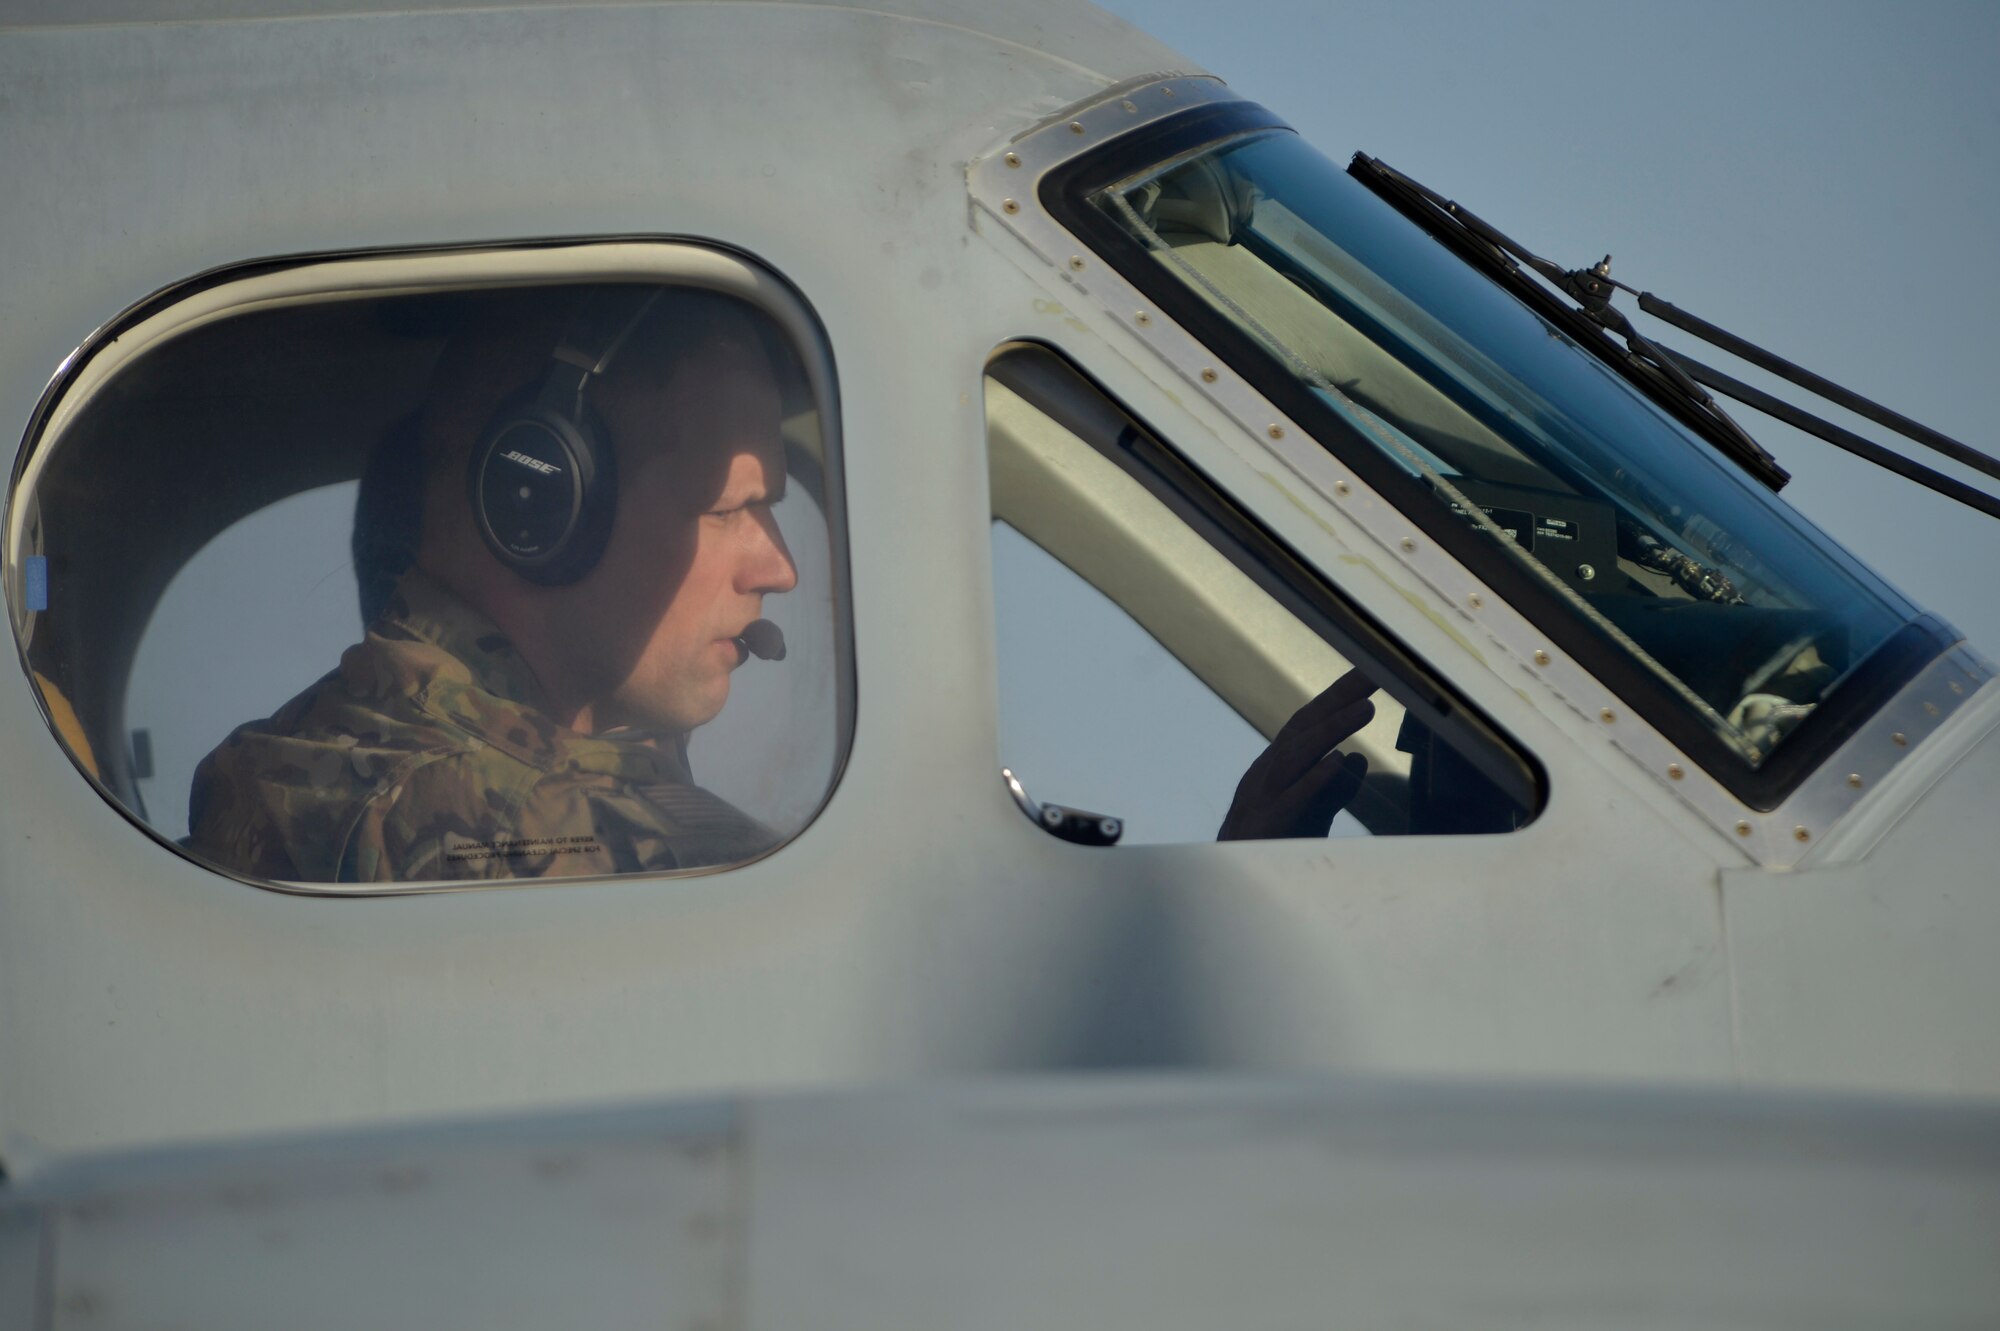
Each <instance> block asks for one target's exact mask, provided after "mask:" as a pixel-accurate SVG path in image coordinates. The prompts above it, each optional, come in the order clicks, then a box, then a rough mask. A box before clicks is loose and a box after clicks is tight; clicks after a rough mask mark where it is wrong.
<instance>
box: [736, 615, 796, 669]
mask: <svg viewBox="0 0 2000 1331" xmlns="http://www.w3.org/2000/svg"><path fill="white" fill-rule="evenodd" d="M736 641H738V642H740V643H742V644H743V650H744V651H746V652H748V653H750V655H752V656H754V657H756V658H757V659H758V660H760V661H782V660H784V659H785V631H784V630H783V629H781V628H779V627H778V626H777V625H776V624H773V623H772V622H771V621H770V620H768V619H759V620H754V621H752V622H751V623H750V624H748V625H746V626H745V627H744V629H743V632H742V633H741V634H740V635H738V637H737V639H736Z"/></svg>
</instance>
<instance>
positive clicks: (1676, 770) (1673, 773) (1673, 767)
mask: <svg viewBox="0 0 2000 1331" xmlns="http://www.w3.org/2000/svg"><path fill="white" fill-rule="evenodd" d="M1667 775H1668V776H1669V777H1670V778H1672V779H1673V780H1675V781H1679V780H1680V779H1681V778H1682V777H1684V776H1686V775H1687V771H1686V770H1685V769H1684V768H1682V766H1681V765H1680V764H1679V763H1668V764H1667Z"/></svg>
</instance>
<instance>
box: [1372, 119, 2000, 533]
mask: <svg viewBox="0 0 2000 1331" xmlns="http://www.w3.org/2000/svg"><path fill="white" fill-rule="evenodd" d="M1348 173H1349V174H1350V175H1352V176H1353V177H1354V178H1355V179H1356V180H1358V181H1360V182H1361V183H1362V184H1364V185H1366V186H1368V187H1369V189H1371V190H1372V191H1374V192H1375V193H1376V194H1378V195H1380V196H1381V197H1382V198H1383V199H1385V200H1387V201H1388V202H1389V203H1390V204H1391V205H1392V206H1394V207H1395V208H1396V209H1397V210H1398V211H1400V212H1401V213H1403V214H1404V215H1405V216H1407V217H1409V218H1410V219H1411V220H1412V221H1414V222H1416V223H1417V224H1418V225H1420V226H1423V227H1424V228H1425V229H1426V230H1428V231H1431V232H1432V233H1433V234H1435V235H1437V236H1438V238H1439V239H1440V240H1441V241H1443V242H1444V243H1445V244H1446V245H1447V246H1448V247H1449V248H1451V249H1452V250H1454V251H1455V252H1456V253H1458V254H1459V255H1460V256H1461V257H1463V258H1465V259H1467V260H1468V261H1470V262H1472V263H1473V264H1475V265H1476V266H1478V267H1480V268H1482V269H1483V270H1485V271H1486V272H1487V273H1488V274H1489V275H1490V276H1493V277H1495V278H1497V279H1498V280H1499V281H1500V282H1501V283H1502V284H1503V285H1505V286H1507V287H1509V288H1510V289H1511V290H1513V291H1514V292H1515V294H1516V295H1519V296H1522V297H1523V298H1525V299H1527V300H1528V301H1529V303H1530V304H1531V305H1534V306H1536V307H1537V308H1538V309H1539V310H1540V311H1541V312H1542V313H1544V314H1551V313H1553V314H1555V315H1557V316H1559V318H1560V321H1561V322H1562V323H1563V324H1564V325H1565V326H1567V327H1568V328H1569V329H1570V330H1571V331H1573V332H1578V333H1581V334H1582V335H1581V336H1579V337H1578V339H1577V340H1578V341H1579V342H1580V343H1581V344H1582V345H1584V346H1586V347H1589V348H1590V349H1591V350H1592V351H1594V352H1595V353H1596V354H1598V355H1600V356H1602V357H1604V358H1605V359H1607V360H1609V361H1610V362H1611V363H1612V364H1613V365H1617V366H1621V367H1622V368H1625V369H1627V370H1629V371H1630V372H1631V373H1632V375H1633V377H1634V378H1635V379H1636V380H1637V381H1638V382H1639V383H1640V384H1641V385H1642V386H1644V387H1646V388H1648V389H1650V390H1651V391H1652V392H1653V394H1654V395H1655V397H1656V398H1658V399H1660V400H1661V401H1662V402H1663V403H1664V404H1665V405H1667V406H1668V407H1670V408H1677V409H1678V410H1677V411H1676V413H1675V414H1677V415H1679V416H1680V417H1681V419H1683V420H1684V421H1686V422H1687V423H1688V424H1689V425H1690V426H1691V427H1693V428H1694V429H1695V430H1696V431H1697V433H1699V434H1700V435H1701V436H1702V437H1703V438H1704V439H1706V440H1707V441H1708V442H1709V443H1710V444H1712V445H1713V446H1714V447H1715V448H1716V449H1718V450H1719V451H1720V452H1722V453H1723V454H1724V455H1725V456H1727V457H1729V458H1730V459H1731V460H1732V461H1734V462H1735V463H1737V465H1739V466H1741V467H1742V468H1743V469H1744V470H1745V471H1747V472H1749V473H1750V474H1751V475H1752V476H1754V477H1755V478H1756V479H1758V480H1759V481H1761V482H1763V483H1764V484H1765V485H1767V486H1769V487H1770V488H1771V489H1773V490H1779V489H1782V488H1783V487H1784V485H1785V482H1786V481H1788V480H1790V479H1791V475H1790V473H1788V472H1787V471H1786V470H1785V469H1784V468H1783V467H1781V466H1779V465H1778V462H1777V460H1776V459H1775V458H1773V457H1772V456H1771V455H1770V453H1768V452H1766V451H1765V450H1764V448H1763V447H1762V446H1761V445H1759V444H1758V443H1757V441H1756V440H1754V439H1752V438H1751V437H1750V435H1749V434H1748V433H1746V432H1745V431H1744V429H1743V428H1742V427H1741V426H1740V425H1738V424H1737V423H1736V422H1735V421H1734V420H1732V419H1731V418H1730V416H1729V414H1728V413H1727V412H1725V411H1723V409H1722V408H1721V407H1720V406H1719V405H1718V404H1717V403H1716V401H1715V399H1714V398H1713V397H1711V396H1709V394H1708V393H1706V392H1704V391H1703V390H1702V387H1701V385H1704V384H1705V385H1707V386H1708V387H1709V388H1713V389H1715V390H1716V391H1717V392H1719V393H1723V394H1726V395H1727V396H1729V397H1731V398H1733V399H1735V400H1736V401H1738V402H1741V403H1744V404H1745V405H1747V406H1750V407H1753V408H1755V409H1756V410H1758V411H1761V412H1763V413H1765V414H1766V415H1768V416H1771V417H1774V418H1775V419H1777V420H1781V421H1784V422H1785V423H1786V424H1788V425H1792V426H1795V427H1797V428H1798V429H1801V430H1804V431H1806V432H1807V433H1808V434H1812V435H1815V436H1817V437H1819V438H1820V439H1823V440H1825V441H1826V442H1828V443H1830V444H1833V445H1834V446H1835V447H1837V448H1841V449H1845V450H1846V451H1847V452H1849V453H1852V454H1854V455H1855V456H1857V457H1860V458H1864V459H1866V460H1867V461H1869V462H1873V463H1875V464H1876V465H1877V466H1879V467H1883V468H1886V469H1887V470H1889V471H1893V472H1895V473H1896V474H1897V475H1899V476H1902V477H1904V478H1905V479H1908V480H1912V481H1915V482H1916V483H1917V484H1919V485H1922V486H1926V487H1928V488H1929V489H1932V490H1935V491H1937V492H1938V493H1939V494H1942V495H1945V496H1946V497H1948V498H1951V499H1955V500H1957V501H1958V502H1959V503H1961V504H1965V505H1967V506H1968V507H1970V508H1975V509H1977V510H1979V511H1980V512H1982V513H1985V514H1987V515H1988V516H1989V517H2000V499H1996V498H1995V497H1994V496H1992V495H1989V494H1987V493H1985V492H1984V491H1982V490H1979V489H1976V488H1974V487H1972V486H1969V485H1967V484H1965V483H1964V482H1962V481H1959V480H1957V479H1955V478H1953V477H1950V476H1947V475H1945V474H1944V473H1942V472H1939V471H1935V470H1933V469H1932V468H1930V467H1927V466H1925V465H1923V464H1922V463H1920V462H1917V461H1915V460H1914V459H1912V458H1910V457H1908V456H1907V455H1905V454H1903V453H1901V452H1898V451H1897V450H1895V449H1893V448H1888V447H1885V446H1883V445H1882V444H1879V443H1876V442H1875V441H1873V440H1870V439H1866V438H1863V437H1862V436H1860V435H1858V434H1855V433H1854V432H1853V431H1851V430H1847V429H1844V428H1842V427H1841V426H1839V425H1836V424H1834V423H1833V422H1832V421H1829V420H1825V419H1823V418H1821V417H1819V416H1815V415H1813V414H1812V413H1811V412H1808V411H1804V410H1802V409H1800V408H1798V407H1796V406H1794V405H1792V404H1791V403H1789V402H1785V401H1783V400H1782V399H1780V398H1777V397H1774V396H1772V395H1771V394H1769V393H1766V392H1764V391H1763V390H1761V389H1758V388H1753V387H1751V386H1750V385H1749V384H1746V383H1744V382H1743V381H1741V380H1740V379H1736V378H1733V377H1732V376H1730V375H1727V374H1724V373H1723V372H1722V371H1720V370H1717V369H1714V368H1713V367H1711V366H1708V365H1704V364H1703V363H1702V362H1700V361H1698V360H1695V359H1694V358H1693V357H1691V356H1689V355H1687V354H1685V353H1683V352H1679V351H1673V350H1671V349H1669V348H1666V347H1663V346H1661V345H1659V344H1658V343H1657V342H1654V341H1653V340H1652V339H1650V338H1648V337H1646V336H1645V335H1644V334H1643V333H1640V332H1639V331H1638V330H1637V329H1636V328H1634V327H1633V326H1632V323H1631V321H1630V320H1629V319H1627V318H1626V317H1625V314H1624V312H1623V311H1621V310H1619V309H1618V308H1617V307H1616V306H1614V305H1613V304H1612V303H1611V298H1612V294H1613V293H1614V292H1616V291H1623V292H1626V293H1627V294H1629V295H1632V296H1634V297H1636V298H1637V300H1638V304H1639V309H1640V310H1641V311H1642V312H1644V313H1646V314H1650V315H1652V316H1653V317H1655V318H1657V319H1659V320H1661V321H1662V322H1665V323H1670V324H1672V325H1673V326H1674V327H1676V328H1679V329H1681V330H1683V331H1684V332H1688V333H1691V334H1693V335H1694V336H1695V337H1698V338H1700V339H1702V340H1703V341H1704V342H1708V343H1710V344H1712V345H1714V346H1718V347H1721V348H1722V349H1723V350H1725V351H1727V352H1729V353H1731V354H1732V355H1735V356H1738V357H1741V358H1742V359H1743V360H1745V361H1748V362H1749V363H1750V364H1752V365H1755V366H1757V367H1758V368H1759V369H1762V370H1765V371H1768V372H1769V373H1771V374H1775V375H1777V376H1778V377H1780V378H1782V379H1785V380H1787V381H1788V382H1790V383H1793V384H1796V385H1797V386H1799V387H1800V388H1803V389H1805V390H1806V391H1807V392H1810V393H1812V394H1814V395H1815V396H1817V397H1820V398H1823V399H1825V400H1826V401H1828V402H1832V403H1833V404H1835V405H1836V406H1839V407H1842V408H1845V409H1846V410H1848V411H1851V412H1854V413H1855V414H1856V415H1858V416H1863V417H1866V418H1867V419H1868V420H1871V421H1874V422H1875V423H1876V424H1878V425H1882V426H1884V427H1886V428H1888V429H1891V430H1894V431H1896V432H1897V433H1898V434H1901V435H1903V436H1905V437H1906V438H1909V439H1912V440H1914V441H1915V442H1917V443H1920V444H1922V445H1924V446H1925V447H1926V448H1930V449H1932V450H1934V451H1936V452H1939V453H1942V454H1944V455H1945V456H1946V457H1948V458H1951V459H1952V460H1953V461H1955V462H1958V463H1961V464H1963V465H1965V466H1968V467H1971V468H1973V469H1974V470H1976V471H1979V472H1982V473H1984V474H1986V475H1988V476H1993V477H1996V478H2000V460H1995V459H1994V458H1992V457H1989V456H1988V455H1986V454H1985V453H1982V452H1980V451H1979V450H1978V449H1975V448H1972V447H1970V446H1969V445H1966V444H1962V443H1960V442H1958V441H1957V440H1956V439H1952V438H1950V437H1949V436H1947V435H1944V434H1940V433H1939V432H1938V431H1936V430H1933V429H1931V428H1929V427H1928V426H1925V425H1922V424H1919V423H1918V422H1916V421H1913V420H1911V419H1910V418H1909V417H1907V416H1904V415H1902V414H1901V413H1900V412H1896V411H1892V410H1890V409H1889V408H1888V407H1885V406H1882V405H1881V404H1880V403H1877V402H1872V401H1870V400H1869V399H1867V398H1865V397H1862V396H1861V395H1860V394H1859V393H1856V392H1853V391H1852V390H1850V389H1846V388H1843V387H1841V386H1840V385H1839V384H1836V383H1833V382H1831V381H1830V380H1827V379H1824V378H1821V377H1820V376H1819V375H1816V374H1814V373H1813V372H1812V371H1810V370H1807V369H1804V368H1802V367H1800V366H1798V365H1794V364H1793V363H1792V362H1790V361H1788V360H1785V359H1784V358H1783V357H1781V356H1776V355H1773V354H1772V353H1771V352H1768V351H1766V350H1764V349H1763V348H1762V347H1759V346H1756V345H1755V344H1753V343H1751V342H1747V341H1745V340H1744V339H1742V338H1740V337H1737V336H1736V335H1735V334H1733V333H1730V332H1727V331H1726V330H1724V329H1721V328H1718V327H1716V326H1715V325H1714V324H1711V323H1709V322H1708V321H1707V320H1705V319H1701V318H1698V317H1696V316H1695V315H1692V314H1689V313H1687V312H1686V311H1685V310H1682V309H1680V308H1679V307H1678V306H1675V305H1673V304H1671V303H1670V302H1668V301H1665V300H1662V299H1660V298H1659V297H1658V296H1655V295H1653V294H1652V293H1651V292H1649V291H1636V290H1634V289H1633V288H1631V287H1629V286H1626V285H1625V284H1624V283H1622V282H1618V281H1615V280H1613V278H1612V276H1611V256H1610V255H1608V254H1607V255H1605V256H1604V258H1603V259H1602V260H1601V261H1600V262H1598V263H1597V264H1596V265H1595V266H1593V267H1590V268H1576V269H1565V268H1563V267H1562V266H1561V265H1560V264H1556V263H1553V262H1551V261H1550V260H1548V259H1544V258H1542V257H1541V256H1540V255H1537V254H1535V253H1533V252H1532V251H1530V250H1528V249H1527V248H1526V247H1525V246H1523V245H1521V244H1519V243H1518V242H1516V241H1514V240H1513V239H1511V238H1510V237H1508V236H1507V235H1505V234H1504V233H1502V232H1501V231H1500V230H1499V229H1498V228H1497V227H1495V226H1493V225H1492V224H1491V223H1489V222H1486V221H1485V220H1483V219H1482V218H1480V217H1479V216H1477V215H1476V214H1474V213H1472V212H1470V211H1469V210H1467V209H1465V208H1463V207H1461V206H1460V205H1459V204H1458V203H1456V202H1454V201H1453V200H1451V199H1447V198H1445V197H1444V196H1443V195H1441V194H1438V193H1437V192H1436V191H1435V190H1432V189H1429V188H1427V187H1426V186H1424V185H1422V184H1419V183H1418V182H1417V181H1414V180H1412V179H1410V178H1409V177H1408V176H1406V175H1404V174H1403V173H1402V172H1400V171H1398V170H1396V169H1395V168H1394V167H1392V166H1390V165H1388V164H1387V163H1386V162H1383V161H1380V160H1378V159H1376V158H1373V157H1370V156H1368V155H1367V154H1366V153H1356V154H1355V155H1354V160H1353V162H1352V163H1350V164H1349V166H1348ZM1524 267H1525V268H1526V269H1527V270H1528V271H1527V272H1524V271H1523V268H1524ZM1528 272H1532V273H1533V274H1534V275H1535V276H1537V277H1539V278H1541V279H1542V282H1544V283H1546V284H1547V286H1544V285H1542V284H1541V283H1537V282H1535V281H1533V280H1531V279H1530V278H1529V276H1528ZM1550 287H1553V288H1554V291H1553V292H1551V291H1550V290H1549V288H1550ZM1557 293H1560V294H1561V295H1562V296H1566V297H1568V298H1569V299H1570V300H1572V301H1574V302H1575V304H1574V305H1573V306H1572V305H1565V304H1563V303H1562V302H1561V301H1559V300H1557V299H1556V298H1555V296H1556V294H1557ZM1604 331H1609V332H1612V333H1616V334H1617V335H1618V336H1620V337H1621V338H1623V339H1624V340H1625V345H1626V348H1627V351H1626V353H1625V354H1624V355H1622V356H1621V355H1619V354H1618V351H1617V347H1616V345H1615V344H1613V343H1610V342H1609V341H1608V340H1605V339H1604V338H1603V337H1602V333H1603V332H1604Z"/></svg>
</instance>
